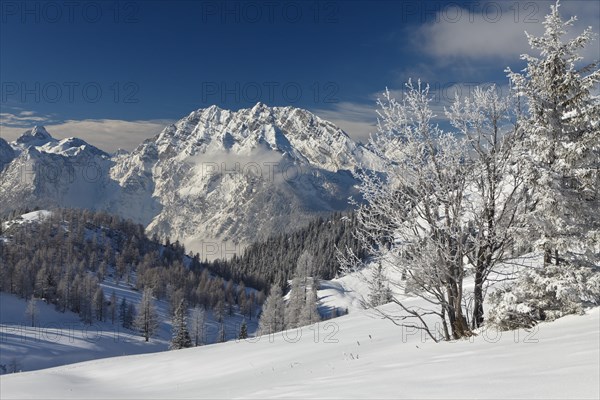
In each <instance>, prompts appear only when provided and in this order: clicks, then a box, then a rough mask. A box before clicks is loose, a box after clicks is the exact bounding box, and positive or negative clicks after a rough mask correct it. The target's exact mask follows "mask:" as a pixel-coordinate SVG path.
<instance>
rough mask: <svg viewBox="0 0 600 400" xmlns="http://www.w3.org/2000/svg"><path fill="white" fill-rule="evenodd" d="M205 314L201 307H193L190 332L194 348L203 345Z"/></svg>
mask: <svg viewBox="0 0 600 400" xmlns="http://www.w3.org/2000/svg"><path fill="white" fill-rule="evenodd" d="M205 320H206V313H205V312H204V309H203V308H201V307H194V309H193V310H192V318H191V319H190V332H191V336H192V339H193V342H194V346H200V345H202V344H204V322H205Z"/></svg>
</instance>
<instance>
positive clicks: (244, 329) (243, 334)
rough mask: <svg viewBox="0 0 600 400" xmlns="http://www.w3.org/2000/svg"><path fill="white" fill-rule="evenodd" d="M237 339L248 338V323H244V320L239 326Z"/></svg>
mask: <svg viewBox="0 0 600 400" xmlns="http://www.w3.org/2000/svg"><path fill="white" fill-rule="evenodd" d="M238 339H240V340H243V339H248V325H246V320H244V321H242V326H241V327H240V334H239V336H238Z"/></svg>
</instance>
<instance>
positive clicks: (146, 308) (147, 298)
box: [133, 288, 158, 342]
mask: <svg viewBox="0 0 600 400" xmlns="http://www.w3.org/2000/svg"><path fill="white" fill-rule="evenodd" d="M133 325H134V327H135V328H136V329H137V330H138V331H139V332H140V333H141V334H142V336H143V337H144V339H145V340H146V342H147V341H149V340H150V338H151V337H152V336H154V333H155V332H156V329H157V328H158V314H157V312H156V306H155V305H154V300H153V299H152V289H150V288H146V289H144V293H143V294H142V300H141V302H140V306H139V310H138V313H137V316H136V317H135V320H134V322H133Z"/></svg>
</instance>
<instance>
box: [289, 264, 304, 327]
mask: <svg viewBox="0 0 600 400" xmlns="http://www.w3.org/2000/svg"><path fill="white" fill-rule="evenodd" d="M302 279H303V278H301V277H300V276H298V270H296V276H294V278H293V279H292V285H291V288H290V293H289V298H288V301H287V304H286V306H285V316H284V319H285V327H286V329H292V328H296V327H298V326H299V325H298V322H299V320H300V313H301V312H302V308H303V307H304V302H305V298H306V295H305V288H304V287H303V286H302Z"/></svg>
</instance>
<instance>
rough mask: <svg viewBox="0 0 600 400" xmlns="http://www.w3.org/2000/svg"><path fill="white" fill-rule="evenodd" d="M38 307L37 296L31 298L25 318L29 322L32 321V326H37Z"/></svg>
mask: <svg viewBox="0 0 600 400" xmlns="http://www.w3.org/2000/svg"><path fill="white" fill-rule="evenodd" d="M38 314H39V310H38V306H37V299H36V298H35V296H33V295H32V296H31V298H30V299H29V300H28V301H27V307H26V308H25V316H26V317H27V319H28V320H29V321H31V326H35V323H36V321H37V319H38Z"/></svg>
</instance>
